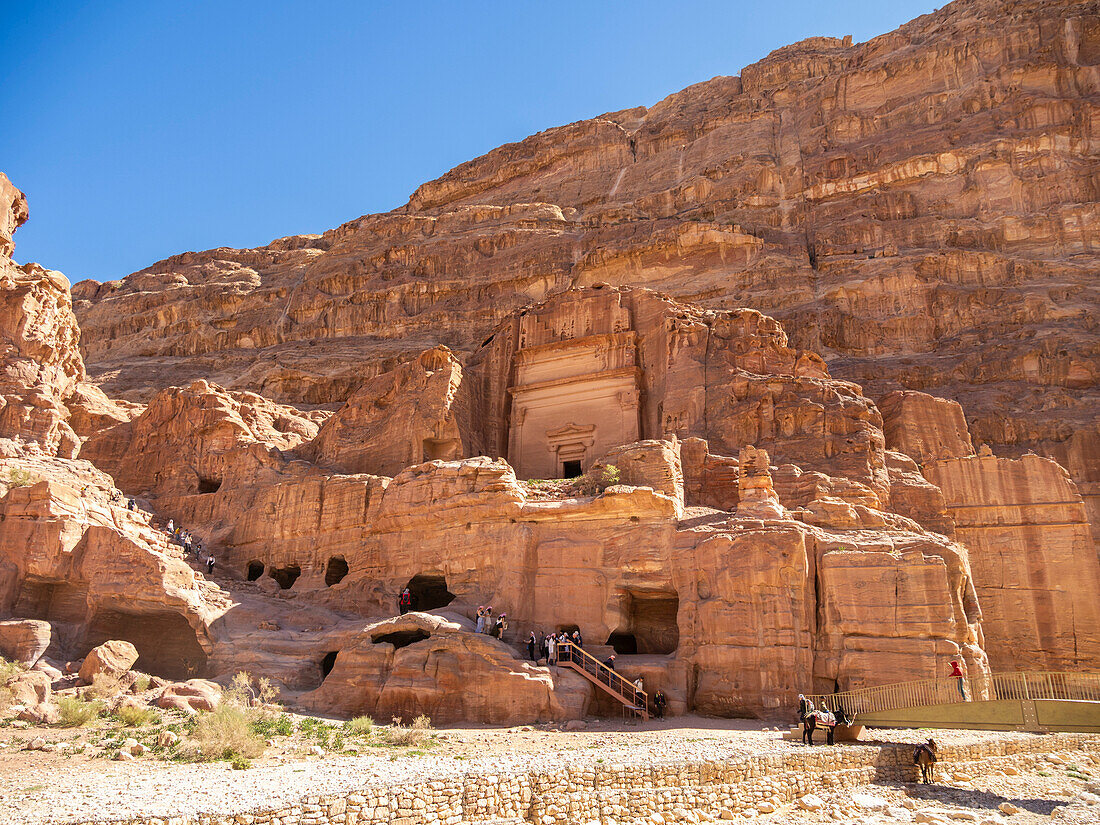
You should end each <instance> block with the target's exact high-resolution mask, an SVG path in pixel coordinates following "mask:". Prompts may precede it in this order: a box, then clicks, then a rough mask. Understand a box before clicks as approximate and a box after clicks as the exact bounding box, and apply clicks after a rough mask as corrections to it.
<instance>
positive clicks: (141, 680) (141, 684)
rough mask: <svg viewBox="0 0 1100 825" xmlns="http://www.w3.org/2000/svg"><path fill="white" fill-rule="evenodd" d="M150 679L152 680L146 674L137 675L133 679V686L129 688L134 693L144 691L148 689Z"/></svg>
mask: <svg viewBox="0 0 1100 825" xmlns="http://www.w3.org/2000/svg"><path fill="white" fill-rule="evenodd" d="M152 681H153V680H152V679H150V678H149V677H148V676H138V677H137V678H136V679H135V680H134V686H133V687H132V688H131V690H132V691H133V692H134V693H145V691H147V690H148V689H149V685H150V684H152Z"/></svg>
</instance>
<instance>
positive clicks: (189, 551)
mask: <svg viewBox="0 0 1100 825" xmlns="http://www.w3.org/2000/svg"><path fill="white" fill-rule="evenodd" d="M165 532H166V533H168V538H169V540H170V541H171V542H172V543H173V544H176V545H178V546H180V547H182V548H183V557H184V558H187V557H188V556H192V555H193V556H195V557H196V558H198V559H200V560H202V561H203V563H204V564H205V565H206V574H207V575H208V576H209V575H210V574H211V573H213V572H214V563H215V559H214V554H213V553H211V554H210V555H208V556H206V557H205V558H203V552H202V540H201V539H200V540H196V539H195V537H194V536H193V535H191V531H190V530H185V529H184V528H183V527H182V526H180V525H178V524H176V523H175V521H174V520H173V519H168V524H167V526H166V527H165Z"/></svg>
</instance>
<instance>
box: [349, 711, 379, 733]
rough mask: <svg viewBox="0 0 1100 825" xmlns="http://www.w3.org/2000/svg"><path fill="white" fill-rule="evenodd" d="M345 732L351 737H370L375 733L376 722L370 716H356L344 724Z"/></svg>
mask: <svg viewBox="0 0 1100 825" xmlns="http://www.w3.org/2000/svg"><path fill="white" fill-rule="evenodd" d="M344 731H345V732H347V733H348V734H350V735H351V736H370V735H371V734H372V733H373V732H374V720H373V719H371V718H370V717H369V716H356V717H355V718H354V719H349V720H348V721H346V722H345V723H344Z"/></svg>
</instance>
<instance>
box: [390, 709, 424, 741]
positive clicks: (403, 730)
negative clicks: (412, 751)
mask: <svg viewBox="0 0 1100 825" xmlns="http://www.w3.org/2000/svg"><path fill="white" fill-rule="evenodd" d="M385 738H386V744H389V745H406V746H409V747H416V746H417V745H423V744H424V743H425V742H427V741H428V740H429V739H431V738H432V720H431V719H429V718H428V717H427V716H423V715H421V716H417V717H416V718H415V719H413V722H412V724H411V725H409V726H407V727H406V726H405V725H404V724H403V723H402V721H401V717H399V716H395V717H393V724H392V725H391V726H390V727H388V728H386V732H385Z"/></svg>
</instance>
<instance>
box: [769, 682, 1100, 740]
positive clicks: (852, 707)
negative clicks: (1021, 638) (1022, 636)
mask: <svg viewBox="0 0 1100 825" xmlns="http://www.w3.org/2000/svg"><path fill="white" fill-rule="evenodd" d="M963 686H964V689H965V699H964V696H963V693H961V692H960V690H959V680H958V679H953V678H950V677H946V678H942V679H925V680H923V681H919V682H899V683H897V684H893V685H879V686H877V687H870V688H863V689H862V690H850V691H846V692H844V693H833V694H825V695H817V696H807V697H806V698H808V699H809V700H810V701H812V702H813V703H814V705H815V706H816V707H817V708H822V707H827V708H829V709H830V710H833V711H835V710H836V709H837V708H843V710H844V712H845V713H846V714H847V716H848V718H849V719H851V720H852V721H853V724H855V725H863V726H866V727H873V728H875V727H877V728H963V729H966V730H1003V731H1031V732H1034V733H1048V732H1049V733H1055V732H1068V733H1100V673H1052V672H1037V673H995V674H991V675H989V676H982V677H978V678H973V679H971V678H967V679H965V681H964V685H963ZM791 738H797V737H796V736H792V737H791Z"/></svg>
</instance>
